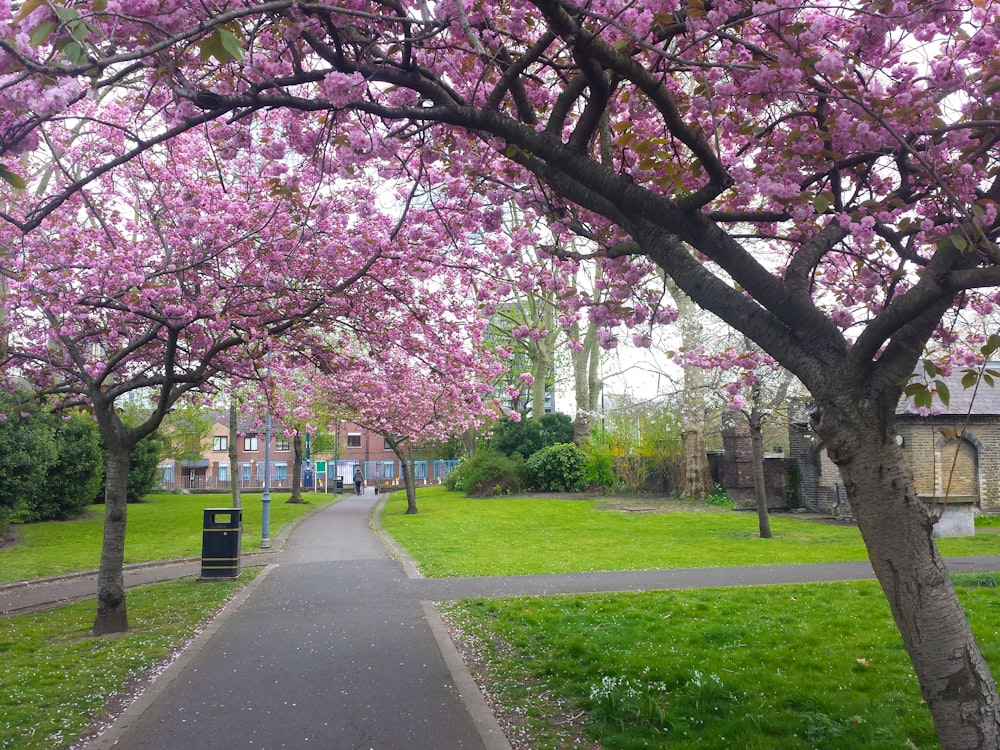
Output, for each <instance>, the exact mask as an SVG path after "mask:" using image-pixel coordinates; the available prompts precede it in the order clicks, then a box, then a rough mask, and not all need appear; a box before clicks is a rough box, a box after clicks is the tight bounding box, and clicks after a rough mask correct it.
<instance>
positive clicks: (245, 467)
mask: <svg viewBox="0 0 1000 750" xmlns="http://www.w3.org/2000/svg"><path fill="white" fill-rule="evenodd" d="M250 468H251V467H250V464H249V463H243V462H240V481H242V482H249V481H250Z"/></svg>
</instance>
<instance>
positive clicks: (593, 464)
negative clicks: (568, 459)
mask: <svg viewBox="0 0 1000 750" xmlns="http://www.w3.org/2000/svg"><path fill="white" fill-rule="evenodd" d="M583 454H584V456H585V457H586V461H585V462H584V464H583V479H584V481H585V482H586V483H587V486H588V487H603V488H604V490H605V491H606V492H612V491H614V490H615V489H617V488H618V476H617V475H616V474H615V457H614V454H613V453H612V452H611V449H610V448H609V447H608V445H607V444H606V443H588V444H587V445H585V446H584V448H583Z"/></svg>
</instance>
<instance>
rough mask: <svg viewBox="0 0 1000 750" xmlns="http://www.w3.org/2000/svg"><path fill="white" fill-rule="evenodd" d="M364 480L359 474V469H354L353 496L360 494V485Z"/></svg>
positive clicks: (356, 467)
mask: <svg viewBox="0 0 1000 750" xmlns="http://www.w3.org/2000/svg"><path fill="white" fill-rule="evenodd" d="M364 480H365V475H364V474H362V473H361V467H360V466H355V467H354V494H355V495H360V494H361V483H362V482H363V481H364Z"/></svg>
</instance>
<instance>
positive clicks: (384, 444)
mask: <svg viewBox="0 0 1000 750" xmlns="http://www.w3.org/2000/svg"><path fill="white" fill-rule="evenodd" d="M382 450H384V451H391V450H392V446H391V445H389V438H385V439H384V440H383V441H382Z"/></svg>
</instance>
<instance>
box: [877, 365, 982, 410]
mask: <svg viewBox="0 0 1000 750" xmlns="http://www.w3.org/2000/svg"><path fill="white" fill-rule="evenodd" d="M967 372H968V371H967V370H964V369H963V370H955V371H953V372H952V374H951V375H947V376H942V377H938V378H934V379H933V380H932V381H931V384H930V385H931V387H933V386H934V381H935V380H940V381H942V382H944V384H945V385H946V386H947V388H948V392H949V395H950V398H949V399H948V404H947V405H945V404H943V403H942V402H941V400H940V399H939V398H935V399H934V404H933V406H932V407H931V414H932V415H941V416H965V415H966V414H972V415H974V416H979V417H983V416H998V415H1000V362H990V363H989V364H988V366H987V368H986V372H987V375H986V376H985V377H984V378H982V379H981V380H980V381H979V384H978V386H977V385H973V386H971V387H969V388H966V387H965V386H964V385H963V384H962V379H963V378H964V377H965V376H966V373H967ZM987 378H989V380H987ZM990 380H991V381H992V386H991V385H990ZM896 413H897V414H899V415H914V416H916V415H919V412H918V411H917V409H916V407H914V405H913V399H911V398H904V399H903V400H901V401H900V402H899V407H898V408H897V409H896Z"/></svg>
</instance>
